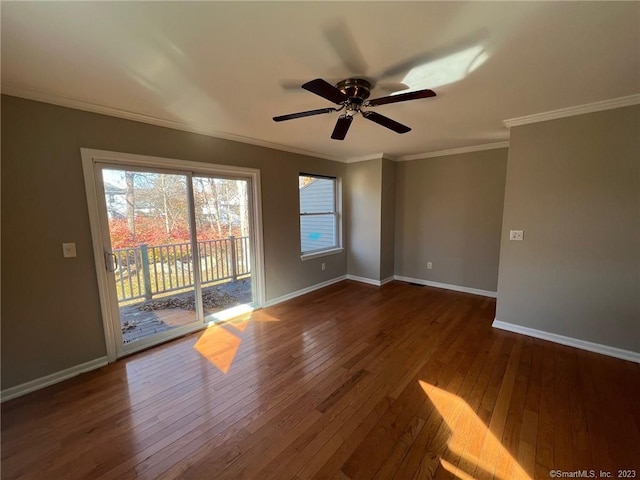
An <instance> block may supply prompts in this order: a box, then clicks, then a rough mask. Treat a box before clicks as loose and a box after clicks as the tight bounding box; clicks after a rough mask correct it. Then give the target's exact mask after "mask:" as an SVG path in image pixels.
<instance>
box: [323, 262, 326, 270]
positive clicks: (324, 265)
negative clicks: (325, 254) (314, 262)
mask: <svg viewBox="0 0 640 480" xmlns="http://www.w3.org/2000/svg"><path fill="white" fill-rule="evenodd" d="M326 266H327V265H326V264H325V263H324V262H322V270H324V269H325V267H326Z"/></svg>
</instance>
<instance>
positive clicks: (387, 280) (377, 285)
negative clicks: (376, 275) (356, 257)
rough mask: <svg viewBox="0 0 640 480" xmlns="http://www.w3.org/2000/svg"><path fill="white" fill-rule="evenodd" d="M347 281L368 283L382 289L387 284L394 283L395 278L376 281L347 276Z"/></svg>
mask: <svg viewBox="0 0 640 480" xmlns="http://www.w3.org/2000/svg"><path fill="white" fill-rule="evenodd" d="M347 280H353V281H355V282H361V283H367V284H369V285H375V286H376V287H381V286H382V285H384V284H385V283H389V282H391V281H393V277H387V278H384V279H382V280H374V279H373V278H366V277H358V276H357V275H347Z"/></svg>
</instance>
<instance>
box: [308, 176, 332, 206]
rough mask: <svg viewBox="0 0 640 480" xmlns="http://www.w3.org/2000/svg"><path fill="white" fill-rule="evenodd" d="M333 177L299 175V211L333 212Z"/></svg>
mask: <svg viewBox="0 0 640 480" xmlns="http://www.w3.org/2000/svg"><path fill="white" fill-rule="evenodd" d="M335 182H336V181H335V179H333V178H316V177H308V176H304V175H300V182H299V186H300V213H333V212H335V198H336V195H335Z"/></svg>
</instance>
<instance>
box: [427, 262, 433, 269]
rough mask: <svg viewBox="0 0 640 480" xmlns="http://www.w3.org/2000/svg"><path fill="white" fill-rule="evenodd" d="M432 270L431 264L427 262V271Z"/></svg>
mask: <svg viewBox="0 0 640 480" xmlns="http://www.w3.org/2000/svg"><path fill="white" fill-rule="evenodd" d="M432 268H433V263H431V262H427V270H431V269H432Z"/></svg>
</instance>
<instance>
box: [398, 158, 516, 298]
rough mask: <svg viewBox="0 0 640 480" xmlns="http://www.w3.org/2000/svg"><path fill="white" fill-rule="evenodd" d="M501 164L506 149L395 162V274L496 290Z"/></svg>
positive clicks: (500, 205)
mask: <svg viewBox="0 0 640 480" xmlns="http://www.w3.org/2000/svg"><path fill="white" fill-rule="evenodd" d="M506 164H507V149H506V148H503V149H495V150H485V151H480V152H472V153H465V154H459V155H448V156H443V157H435V158H427V159H423V160H413V161H410V162H399V163H398V164H397V166H396V228H395V232H396V239H395V266H396V268H395V273H396V275H400V276H406V277H411V278H416V279H420V280H427V281H432V282H438V283H446V284H449V285H456V286H461V287H468V288H475V289H480V290H487V291H491V292H495V291H496V286H497V279H498V257H499V253H500V231H501V224H502V205H503V199H504V185H505V176H506ZM427 262H432V263H433V269H432V270H427Z"/></svg>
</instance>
